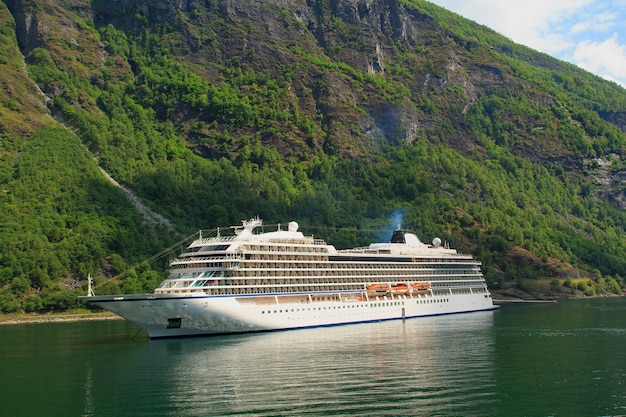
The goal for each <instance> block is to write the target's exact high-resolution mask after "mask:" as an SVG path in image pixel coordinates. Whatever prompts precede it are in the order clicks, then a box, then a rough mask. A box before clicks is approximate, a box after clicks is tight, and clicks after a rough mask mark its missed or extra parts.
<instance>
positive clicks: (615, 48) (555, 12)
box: [431, 0, 626, 87]
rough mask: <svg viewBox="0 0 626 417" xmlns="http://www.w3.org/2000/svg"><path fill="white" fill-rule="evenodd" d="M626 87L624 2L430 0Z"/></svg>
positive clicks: (625, 9) (624, 0) (625, 11)
mask: <svg viewBox="0 0 626 417" xmlns="http://www.w3.org/2000/svg"><path fill="white" fill-rule="evenodd" d="M431 2H432V3H435V4H438V5H440V6H442V7H445V8H447V9H448V10H451V11H454V12H455V13H458V14H460V15H461V16H464V17H466V18H468V19H471V20H474V21H476V22H478V23H480V24H483V25H486V26H488V27H490V28H492V29H494V30H495V31H497V32H498V33H501V34H502V35H504V36H506V37H508V38H509V39H511V40H513V41H514V42H517V43H521V44H523V45H527V46H529V47H531V48H533V49H536V50H538V51H542V52H545V53H547V54H549V55H552V56H554V57H556V58H559V59H563V60H566V61H569V62H571V63H573V64H575V65H578V66H580V67H581V68H584V69H586V70H588V71H590V72H593V73H595V74H597V75H600V76H601V77H604V78H607V79H609V80H612V81H615V82H617V83H619V84H621V85H622V86H624V87H626V27H625V26H624V24H623V22H624V20H626V0H548V1H546V0H525V1H523V2H518V1H504V0H431Z"/></svg>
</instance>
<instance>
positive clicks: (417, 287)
mask: <svg viewBox="0 0 626 417" xmlns="http://www.w3.org/2000/svg"><path fill="white" fill-rule="evenodd" d="M411 288H413V292H417V293H425V292H426V291H428V290H429V289H430V284H429V283H428V282H416V283H415V284H413V285H411Z"/></svg>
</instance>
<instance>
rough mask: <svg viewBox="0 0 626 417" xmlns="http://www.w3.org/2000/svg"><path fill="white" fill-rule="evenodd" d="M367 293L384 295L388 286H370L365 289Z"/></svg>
mask: <svg viewBox="0 0 626 417" xmlns="http://www.w3.org/2000/svg"><path fill="white" fill-rule="evenodd" d="M366 289H367V292H369V293H373V294H385V293H388V292H389V290H390V287H389V284H372V285H368V286H367V287H366Z"/></svg>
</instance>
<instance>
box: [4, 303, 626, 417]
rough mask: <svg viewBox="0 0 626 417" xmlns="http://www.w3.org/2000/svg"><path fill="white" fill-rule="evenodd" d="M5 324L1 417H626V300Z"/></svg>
mask: <svg viewBox="0 0 626 417" xmlns="http://www.w3.org/2000/svg"><path fill="white" fill-rule="evenodd" d="M136 333H137V328H136V327H135V326H133V325H132V324H130V323H128V322H125V321H106V322H79V323H62V324H25V325H12V326H0V415H2V416H5V417H12V416H50V417H52V416H63V417H69V416H303V415H306V416H325V415H326V416H435V415H436V416H619V415H626V298H614V299H597V300H581V301H567V302H561V303H558V304H524V305H505V306H504V307H502V308H501V309H500V310H499V311H495V312H481V313H471V314H461V315H451V316H441V317H430V318H422V319H411V320H406V321H390V322H381V323H368V324H358V325H349V326H340V327H331V328H317V329H304V330H295V331H285V332H273V333H258V334H246V335H236V336H222V337H207V338H196V339H177V340H156V341H149V340H147V338H146V337H145V334H143V333H139V335H138V336H137V337H136V338H135V339H133V337H134V336H135V334H136Z"/></svg>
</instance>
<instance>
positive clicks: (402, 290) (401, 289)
mask: <svg viewBox="0 0 626 417" xmlns="http://www.w3.org/2000/svg"><path fill="white" fill-rule="evenodd" d="M391 292H392V293H394V294H406V293H407V292H409V286H408V285H406V284H396V285H392V286H391Z"/></svg>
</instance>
